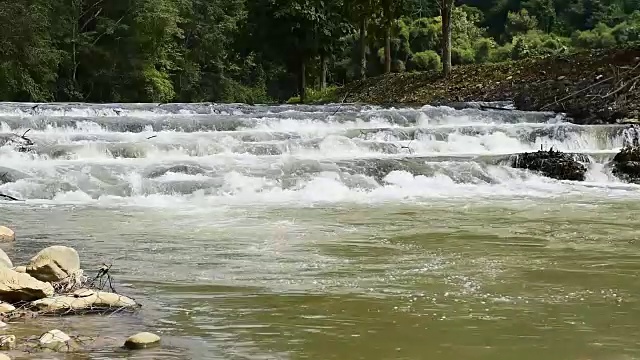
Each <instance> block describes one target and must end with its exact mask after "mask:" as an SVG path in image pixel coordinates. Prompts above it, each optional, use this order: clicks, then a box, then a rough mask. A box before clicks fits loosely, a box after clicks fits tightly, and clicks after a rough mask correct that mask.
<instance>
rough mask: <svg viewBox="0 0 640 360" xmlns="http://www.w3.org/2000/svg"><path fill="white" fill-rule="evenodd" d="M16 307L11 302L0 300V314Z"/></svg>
mask: <svg viewBox="0 0 640 360" xmlns="http://www.w3.org/2000/svg"><path fill="white" fill-rule="evenodd" d="M15 309H16V307H15V306H13V305H11V304H7V303H5V302H0V314H4V313H8V312H12V311H14V310H15Z"/></svg>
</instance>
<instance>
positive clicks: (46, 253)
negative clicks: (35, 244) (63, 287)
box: [27, 246, 80, 282]
mask: <svg viewBox="0 0 640 360" xmlns="http://www.w3.org/2000/svg"><path fill="white" fill-rule="evenodd" d="M79 270H80V257H79V256H78V252H77V251H76V250H75V249H72V248H70V247H67V246H50V247H48V248H46V249H43V250H42V251H40V252H39V253H38V254H37V255H36V256H34V257H33V258H31V261H30V262H29V264H28V265H27V274H29V275H31V276H33V277H34V278H36V279H38V280H41V281H48V282H57V281H60V280H63V279H65V278H68V277H69V276H71V275H74V274H76V273H77V272H78V271H79Z"/></svg>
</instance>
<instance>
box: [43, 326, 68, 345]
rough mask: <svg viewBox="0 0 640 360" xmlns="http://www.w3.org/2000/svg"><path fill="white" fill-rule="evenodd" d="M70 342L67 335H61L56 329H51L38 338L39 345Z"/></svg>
mask: <svg viewBox="0 0 640 360" xmlns="http://www.w3.org/2000/svg"><path fill="white" fill-rule="evenodd" d="M69 340H71V338H70V337H69V335H67V334H65V333H63V332H62V331H60V330H58V329H53V330H51V331H47V332H46V333H44V334H42V336H40V344H51V343H55V342H67V341H69Z"/></svg>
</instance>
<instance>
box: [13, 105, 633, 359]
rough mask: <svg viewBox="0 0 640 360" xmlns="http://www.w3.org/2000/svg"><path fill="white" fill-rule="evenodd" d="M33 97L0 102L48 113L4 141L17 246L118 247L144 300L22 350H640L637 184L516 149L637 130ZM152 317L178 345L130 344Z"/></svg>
mask: <svg viewBox="0 0 640 360" xmlns="http://www.w3.org/2000/svg"><path fill="white" fill-rule="evenodd" d="M31 106H32V105H31ZM31 106H29V104H4V105H2V106H0V110H1V111H0V125H1V126H2V129H3V132H4V133H10V132H18V131H19V130H20V131H22V130H25V129H26V128H32V129H33V130H32V131H31V132H30V133H29V134H30V137H31V138H32V139H33V140H34V142H35V143H36V146H37V148H36V150H35V152H34V153H19V152H16V151H15V150H14V149H12V148H11V147H10V146H5V147H2V148H0V159H4V160H2V163H0V167H1V168H4V169H5V173H6V174H9V175H8V176H9V177H10V178H7V176H5V180H10V181H6V182H5V183H4V184H2V185H0V192H2V193H5V194H11V195H12V196H15V197H18V198H20V199H25V200H26V201H25V202H19V203H15V202H3V203H0V224H2V225H7V226H9V227H11V228H13V229H15V230H16V234H17V240H16V242H14V243H4V244H0V247H1V248H2V249H3V250H5V252H6V253H7V254H8V255H9V256H10V257H11V259H12V260H13V262H14V264H23V263H26V262H27V261H28V260H29V259H30V258H31V257H32V256H33V255H34V254H35V253H36V252H37V251H39V250H40V249H42V248H44V247H46V246H50V245H67V246H71V247H73V248H75V249H77V250H78V252H79V253H80V256H81V261H82V267H83V268H84V269H85V272H87V273H88V275H94V274H95V273H96V271H97V270H98V268H99V267H100V266H101V265H102V264H103V263H108V264H113V268H112V276H113V279H114V286H115V288H116V290H117V291H118V292H120V293H122V294H125V295H129V296H131V297H133V298H135V299H136V300H137V301H139V302H140V303H142V305H143V307H142V309H141V310H140V311H139V312H137V313H134V314H128V313H126V314H114V315H110V316H67V317H50V318H49V317H39V318H36V319H27V320H19V321H16V322H14V323H10V324H9V325H8V327H6V328H4V329H2V330H0V332H2V333H4V334H15V335H16V336H17V337H18V342H20V341H21V340H20V339H26V338H28V337H30V336H35V335H39V334H41V333H42V332H45V331H48V330H51V329H53V328H57V329H60V330H63V331H65V332H66V333H68V334H70V335H78V334H82V335H86V336H91V337H94V338H96V340H95V341H93V342H91V343H88V344H86V347H85V351H82V352H80V353H76V354H47V355H44V354H25V353H19V352H15V353H12V356H14V358H15V359H45V358H47V359H162V360H164V359H318V360H325V359H345V360H347V359H374V360H376V359H482V360H484V359H487V360H488V359H522V360H526V359H532V360H533V359H545V360H555V359H558V360H587V359H589V360H622V359H637V358H640V344H639V343H638V339H639V338H640V304H639V302H638V289H639V288H640V280H639V279H638V273H639V270H640V250H639V249H640V248H639V247H640V243H639V242H637V241H636V238H637V234H638V232H639V231H640V226H638V225H637V224H636V218H637V217H636V214H637V213H638V211H640V203H639V202H638V199H639V198H640V196H639V195H640V191H639V190H640V188H639V187H636V186H634V185H627V184H622V183H620V182H619V181H617V180H615V179H614V178H613V177H611V176H610V174H608V171H607V170H606V169H605V168H603V166H602V164H599V163H598V162H596V163H595V164H592V165H590V173H589V176H588V180H587V182H586V183H574V182H559V181H555V180H551V179H545V178H542V177H540V176H537V175H534V174H530V173H526V172H524V171H520V170H514V169H510V168H508V166H506V165H504V164H503V163H501V162H500V161H499V158H500V157H501V156H507V155H509V154H514V153H518V152H521V151H528V150H533V149H536V148H539V147H540V144H541V143H542V144H555V145H556V146H558V147H559V148H560V149H561V150H567V151H574V152H583V153H587V154H597V155H598V156H595V155H592V156H595V157H594V159H595V158H597V159H603V158H605V159H606V158H607V157H610V156H613V154H615V152H616V151H617V149H619V147H620V146H621V143H622V141H623V137H624V136H625V133H624V131H623V130H624V129H622V128H621V127H620V128H619V127H615V126H612V127H601V128H589V127H576V126H573V125H571V124H569V123H566V122H564V121H563V120H562V119H561V118H560V119H559V118H558V117H556V116H555V115H551V114H536V113H529V114H527V113H517V112H514V114H510V115H509V116H506V115H503V114H502V113H500V112H498V113H496V114H492V113H487V112H480V111H475V110H468V111H454V110H452V109H443V108H431V107H425V108H422V109H404V110H383V109H378V108H358V107H353V108H352V107H348V106H347V107H345V108H343V109H340V112H338V114H337V115H336V116H333V115H332V113H333V112H334V109H333V108H332V107H311V108H301V109H300V108H280V107H274V108H259V107H258V108H255V107H242V106H237V107H236V108H234V107H231V106H220V109H221V110H220V109H218V108H215V107H213V106H205V105H199V106H196V105H191V106H187V105H173V106H174V107H169V108H162V111H161V110H159V109H160V107H158V106H156V105H145V104H142V105H138V106H137V107H136V106H133V105H129V106H126V105H111V106H108V105H101V106H98V105H87V104H81V105H79V104H62V105H58V106H53V105H51V106H50V107H44V106H42V107H41V108H40V112H39V113H38V112H35V111H34V110H33V109H31ZM114 108H115V109H117V110H118V111H117V112H116V113H113V109H114ZM2 114H4V115H2ZM211 124H214V125H211ZM354 129H355V130H356V131H354ZM361 129H366V131H360V130H361ZM416 129H417V130H416ZM150 134H157V135H158V137H157V138H154V139H151V140H147V139H146V138H147V137H149V136H150ZM371 134H373V136H371ZM396 145H397V146H396ZM403 146H404V147H409V148H411V149H412V151H411V152H410V153H405V152H403V150H406V149H405V148H403ZM443 155H446V156H453V157H454V158H455V159H454V160H451V159H445V160H442V159H435V157H437V156H443ZM3 157H4V158H3ZM496 159H498V160H496ZM176 166H177V167H176ZM179 166H182V167H179ZM167 169H168V170H167ZM0 172H2V171H0ZM138 331H152V332H155V333H157V334H159V335H160V336H161V337H162V343H161V346H159V347H156V348H152V349H148V350H141V351H137V352H130V351H126V350H123V349H121V348H120V346H121V345H122V343H123V341H124V339H125V338H126V337H127V336H129V335H131V334H133V333H135V332H138Z"/></svg>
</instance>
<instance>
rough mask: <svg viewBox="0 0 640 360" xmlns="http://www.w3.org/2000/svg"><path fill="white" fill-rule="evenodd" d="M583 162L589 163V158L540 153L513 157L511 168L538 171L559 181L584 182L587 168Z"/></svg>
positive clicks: (565, 154)
mask: <svg viewBox="0 0 640 360" xmlns="http://www.w3.org/2000/svg"><path fill="white" fill-rule="evenodd" d="M581 161H582V162H588V158H586V157H583V158H580V157H579V156H577V155H574V154H568V153H563V152H560V151H553V150H550V151H538V152H534V153H523V154H519V155H515V156H513V157H512V158H511V167H513V168H517V169H527V170H531V171H536V172H538V173H540V174H541V175H544V176H546V177H549V178H552V179H557V180H573V181H584V180H585V177H586V174H587V167H586V166H585V165H584V164H583V163H582V162H581Z"/></svg>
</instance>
